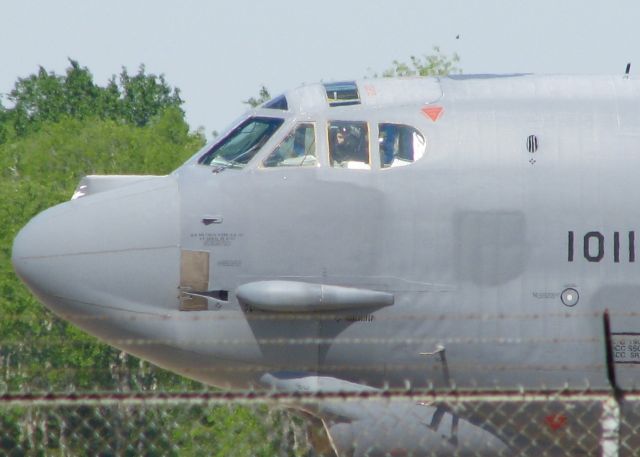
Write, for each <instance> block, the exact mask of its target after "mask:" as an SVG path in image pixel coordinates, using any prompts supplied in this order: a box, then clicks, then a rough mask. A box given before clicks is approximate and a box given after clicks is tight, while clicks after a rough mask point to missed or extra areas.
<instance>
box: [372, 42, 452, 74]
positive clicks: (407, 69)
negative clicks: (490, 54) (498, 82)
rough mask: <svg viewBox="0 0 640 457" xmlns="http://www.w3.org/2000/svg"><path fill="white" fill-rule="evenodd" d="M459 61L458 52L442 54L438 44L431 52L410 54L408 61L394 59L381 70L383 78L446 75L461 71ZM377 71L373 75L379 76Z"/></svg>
mask: <svg viewBox="0 0 640 457" xmlns="http://www.w3.org/2000/svg"><path fill="white" fill-rule="evenodd" d="M458 62H460V57H459V56H458V54H456V53H454V54H453V55H452V56H447V55H446V54H443V53H442V51H441V50H440V48H439V47H438V46H434V47H433V53H432V54H425V55H424V56H422V57H416V56H411V57H410V58H409V63H407V62H401V61H399V60H394V61H393V64H392V66H391V67H390V68H387V69H386V70H384V71H383V72H382V77H383V78H392V77H396V76H446V75H449V74H452V73H461V72H462V71H461V70H460V68H458V67H457V64H458ZM379 76H380V75H378V74H377V73H374V74H373V77H379Z"/></svg>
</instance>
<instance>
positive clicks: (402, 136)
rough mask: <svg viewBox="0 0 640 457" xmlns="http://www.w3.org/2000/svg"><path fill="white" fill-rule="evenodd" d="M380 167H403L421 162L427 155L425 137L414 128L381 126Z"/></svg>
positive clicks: (399, 125)
mask: <svg viewBox="0 0 640 457" xmlns="http://www.w3.org/2000/svg"><path fill="white" fill-rule="evenodd" d="M378 132H379V134H378V143H379V145H380V165H381V166H382V168H392V167H401V166H403V165H409V164H410V163H412V162H415V161H416V160H419V159H420V158H421V157H422V156H423V155H424V153H425V150H426V148H427V143H426V141H425V138H424V136H422V134H421V133H420V132H418V131H417V130H416V129H414V128H413V127H410V126H408V125H401V124H379V125H378Z"/></svg>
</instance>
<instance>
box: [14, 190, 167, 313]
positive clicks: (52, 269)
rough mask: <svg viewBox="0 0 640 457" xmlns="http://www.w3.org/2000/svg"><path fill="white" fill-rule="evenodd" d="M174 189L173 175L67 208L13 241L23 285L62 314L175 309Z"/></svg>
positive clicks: (44, 215)
mask: <svg viewBox="0 0 640 457" xmlns="http://www.w3.org/2000/svg"><path fill="white" fill-rule="evenodd" d="M178 245H179V214H178V195H177V184H176V182H175V180H174V179H173V178H171V177H165V178H162V179H159V180H153V181H149V182H141V183H137V184H132V185H129V186H126V187H123V188H120V189H114V190H112V191H106V192H103V193H99V194H95V195H90V196H87V197H83V198H80V199H78V200H73V201H70V202H66V203H63V204H61V205H58V206H55V207H53V208H50V209H48V210H46V211H44V212H43V213H41V214H39V215H37V216H36V217H34V218H33V219H32V220H31V221H30V222H29V223H28V224H27V225H26V226H25V227H24V228H23V229H22V230H21V231H20V232H19V233H18V235H17V236H16V238H15V240H14V243H13V250H12V263H13V267H14V269H15V271H16V273H17V274H18V276H19V277H20V278H21V279H22V281H23V282H24V283H25V284H26V285H27V286H28V287H29V288H30V289H31V291H32V292H33V293H34V294H35V295H36V296H37V297H38V298H39V299H40V300H41V301H42V302H43V303H44V304H45V305H46V306H48V307H49V308H51V309H52V310H53V311H56V312H58V313H60V314H84V313H86V312H87V307H91V305H94V306H99V307H110V308H113V307H117V308H121V309H130V310H134V309H136V308H138V307H141V306H145V305H152V306H154V307H158V306H159V307H162V308H171V307H176V306H177V294H178V292H177V287H178V281H179V248H178Z"/></svg>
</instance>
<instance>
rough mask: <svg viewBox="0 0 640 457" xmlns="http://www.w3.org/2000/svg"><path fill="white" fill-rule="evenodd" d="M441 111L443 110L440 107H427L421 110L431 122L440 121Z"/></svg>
mask: <svg viewBox="0 0 640 457" xmlns="http://www.w3.org/2000/svg"><path fill="white" fill-rule="evenodd" d="M443 111H444V108H442V106H427V107H426V108H422V113H423V114H424V115H425V116H427V117H428V118H429V119H431V120H432V121H433V122H436V121H437V120H438V119H440V115H442V112H443Z"/></svg>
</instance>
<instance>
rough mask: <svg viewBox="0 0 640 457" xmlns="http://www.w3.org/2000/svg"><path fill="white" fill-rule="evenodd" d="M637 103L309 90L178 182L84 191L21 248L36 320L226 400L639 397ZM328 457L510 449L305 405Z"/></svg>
mask: <svg viewBox="0 0 640 457" xmlns="http://www.w3.org/2000/svg"><path fill="white" fill-rule="evenodd" d="M639 106H640V82H639V81H638V79H635V78H630V77H628V76H622V75H621V76H536V75H525V74H514V75H471V76H450V77H442V78H396V79H365V80H360V81H346V82H337V83H320V84H311V85H306V86H303V87H300V88H297V89H294V90H291V91H289V92H286V93H285V94H283V95H281V96H278V97H276V98H274V99H273V100H270V101H269V102H267V103H265V104H263V105H262V106H260V107H258V108H257V109H254V110H251V111H249V112H248V113H246V114H245V115H244V116H242V117H241V118H240V119H238V120H237V121H235V122H234V123H233V124H232V126H231V127H230V128H229V129H228V130H227V131H226V132H225V133H224V134H222V135H221V136H220V137H219V138H218V139H216V140H215V141H213V142H212V143H211V144H208V145H206V146H205V147H204V148H203V149H202V150H200V151H198V152H197V153H196V154H195V155H194V156H193V157H192V158H191V159H190V160H188V161H187V162H186V163H185V164H184V165H182V166H181V167H179V168H178V169H177V170H175V171H174V172H173V173H171V174H170V175H168V176H88V177H85V178H84V179H83V180H82V181H81V183H80V184H79V186H78V188H77V191H76V193H75V194H74V196H73V198H72V200H70V201H68V202H66V203H63V204H60V205H58V206H55V207H53V208H51V209H48V210H46V211H44V212H43V213H41V214H39V215H38V216H36V217H35V218H34V219H33V220H32V221H30V222H29V223H28V225H27V226H26V227H24V228H23V229H22V231H21V232H20V233H19V234H18V236H17V237H16V239H15V242H14V246H13V256H12V260H13V265H14V267H15V270H16V272H17V273H18V274H19V276H20V277H21V278H22V280H23V281H24V282H25V283H26V284H27V286H28V287H29V288H30V289H31V291H32V292H33V293H34V294H35V295H36V296H37V297H38V299H39V300H40V301H42V303H43V304H45V305H46V306H47V307H48V308H50V309H52V310H53V311H54V312H55V313H57V314H58V315H60V316H62V317H63V318H65V319H68V320H69V321H71V322H72V323H74V324H75V325H77V326H78V327H80V328H82V329H84V330H85V331H87V332H88V333H90V334H92V335H95V336H96V337H98V338H100V339H102V340H104V341H106V342H107V343H109V344H111V345H113V346H115V347H118V348H120V349H122V350H124V351H127V352H129V353H131V354H134V355H136V356H138V357H141V358H143V359H146V360H149V361H151V362H153V363H155V364H157V365H159V366H161V367H164V368H168V369H170V370H173V371H175V372H178V373H181V374H184V375H185V376H187V377H190V378H193V379H197V380H200V381H202V382H205V383H208V384H211V385H215V386H220V387H224V388H231V389H248V388H251V389H259V388H268V389H275V390H277V391H283V392H294V393H295V392H298V393H299V392H335V391H347V392H359V393H367V392H383V391H385V390H386V389H398V388H399V389H406V388H410V389H423V388H424V389H436V390H437V389H451V388H454V387H455V389H458V390H465V389H473V390H477V389H491V390H494V391H495V390H496V389H504V390H514V389H524V390H526V389H585V388H590V389H610V388H611V387H612V374H613V375H615V380H614V381H615V383H616V385H615V386H613V387H615V388H617V389H630V388H633V387H634V386H635V383H636V378H637V374H636V373H637V369H638V367H637V364H638V363H640V344H639V343H640V341H638V337H637V335H638V332H640V320H638V317H637V309H639V308H638V306H639V305H640V302H639V300H640V299H639V298H638V297H640V283H639V281H638V275H639V274H640V265H639V263H640V262H636V256H637V254H638V246H640V242H637V240H636V231H637V230H638V229H640V221H639V219H638V217H637V214H636V211H637V209H636V207H635V203H636V199H637V195H638V186H639V184H638V183H639V182H640V181H639V180H638V170H639V169H640V153H639V151H640V109H639V108H638V107H639ZM300 409H301V410H303V411H304V414H307V415H309V416H310V417H312V418H314V419H313V420H316V421H321V423H322V424H323V426H324V427H325V428H326V432H327V433H326V436H325V440H324V441H325V445H326V448H327V451H326V452H327V455H349V456H364V455H367V456H372V455H396V456H400V455H415V456H417V455H423V454H428V455H435V454H438V455H440V454H441V455H451V454H455V455H465V453H472V454H473V455H497V454H499V453H500V452H502V453H505V454H506V455H511V453H517V448H516V449H515V450H514V448H513V446H517V443H518V439H517V435H518V433H519V430H518V429H517V427H506V426H505V427H498V426H496V425H495V424H491V423H489V419H488V418H486V417H485V418H483V417H477V414H475V415H474V414H471V413H468V414H466V415H465V412H464V411H454V410H452V409H447V408H441V407H439V406H438V405H431V404H424V403H417V402H415V401H412V400H410V399H408V400H406V401H404V402H403V401H400V402H395V403H389V402H386V401H383V400H380V401H379V402H378V403H373V404H367V405H365V404H364V400H363V402H358V401H353V402H335V401H334V402H330V401H323V400H322V399H318V401H317V402H315V403H313V404H311V405H310V404H309V403H305V405H304V406H302V405H301V407H300Z"/></svg>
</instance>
